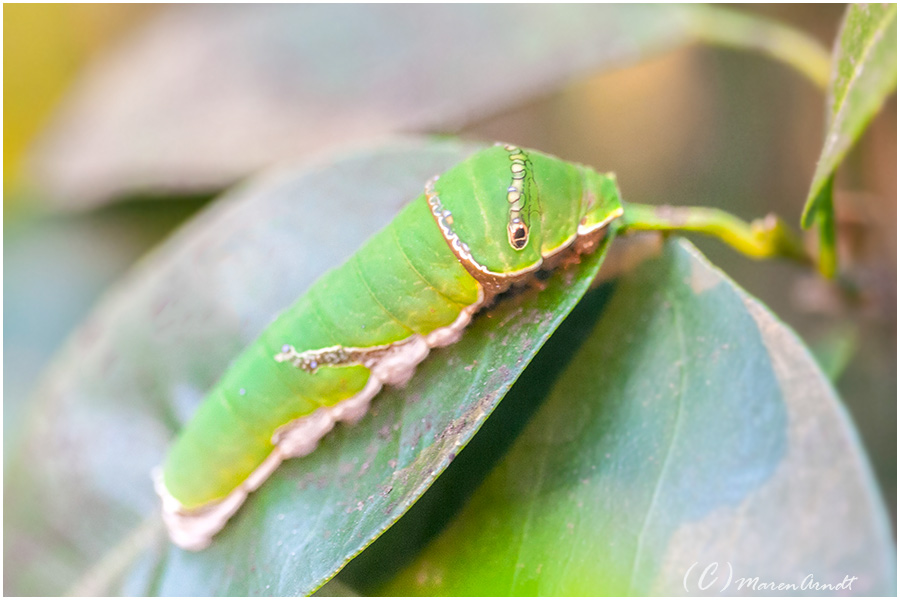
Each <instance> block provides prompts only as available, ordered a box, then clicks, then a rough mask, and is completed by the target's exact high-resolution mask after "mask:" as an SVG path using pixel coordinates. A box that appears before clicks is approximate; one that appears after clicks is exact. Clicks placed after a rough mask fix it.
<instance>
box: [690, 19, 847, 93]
mask: <svg viewBox="0 0 900 600" xmlns="http://www.w3.org/2000/svg"><path fill="white" fill-rule="evenodd" d="M695 8H696V11H693V13H692V18H691V21H690V22H691V27H692V29H693V34H694V36H695V37H696V38H697V39H698V40H700V41H701V42H704V43H707V44H710V45H718V46H725V47H729V48H737V49H742V50H754V51H757V52H761V53H763V54H767V55H769V56H770V57H772V58H774V59H775V60H779V61H781V62H783V63H785V64H787V65H789V66H791V67H793V68H794V69H796V70H797V71H799V72H800V73H801V74H803V75H805V76H806V77H807V79H809V80H810V81H812V82H813V83H814V84H815V85H816V86H817V87H819V88H820V89H822V90H826V89H827V88H828V82H829V79H830V77H831V53H830V52H829V51H828V50H827V49H826V48H824V47H823V46H822V45H821V44H820V43H819V42H817V41H816V40H814V39H813V38H811V37H810V36H808V35H806V34H805V33H803V32H801V31H798V30H796V29H793V28H791V27H788V26H786V25H782V24H780V23H777V22H775V21H771V20H769V19H766V18H763V17H757V16H754V15H750V14H745V13H740V12H735V11H732V10H728V9H722V8H717V7H710V6H703V7H701V6H697V7H695Z"/></svg>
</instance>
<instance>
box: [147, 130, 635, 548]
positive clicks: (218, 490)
mask: <svg viewBox="0 0 900 600" xmlns="http://www.w3.org/2000/svg"><path fill="white" fill-rule="evenodd" d="M622 213H623V209H622V203H621V200H620V196H619V191H618V188H617V186H616V181H615V177H614V176H612V175H609V174H600V173H597V172H595V171H593V170H591V169H589V168H587V167H584V166H581V165H574V164H571V163H567V162H565V161H562V160H559V159H557V158H554V157H551V156H548V155H545V154H541V153H539V152H535V151H531V150H522V149H520V148H517V147H515V146H509V145H506V146H503V145H497V146H494V147H491V148H487V149H485V150H482V151H479V152H477V153H476V154H474V155H473V156H471V157H470V158H468V159H467V160H465V161H463V162H462V163H460V164H458V165H456V166H455V167H453V168H451V169H450V170H448V171H447V172H445V173H444V174H443V175H441V176H440V177H435V178H434V179H432V180H431V181H429V182H428V183H427V184H426V186H425V192H424V194H422V195H420V196H419V197H418V198H416V199H415V200H414V201H413V202H412V203H411V204H409V205H408V206H407V207H406V208H405V209H404V210H403V211H402V212H401V213H400V214H399V215H397V217H396V218H395V219H394V220H393V221H392V222H391V223H390V224H389V225H388V226H387V227H386V228H385V229H383V230H381V231H380V232H378V233H377V234H375V236H373V237H372V238H371V239H369V240H368V242H367V243H366V244H365V245H364V246H363V247H362V248H361V249H360V250H359V251H357V252H356V254H354V255H353V256H351V257H350V259H349V260H347V262H346V263H344V264H343V265H341V266H340V267H338V268H336V269H332V270H331V271H329V272H327V273H325V274H324V275H323V276H322V277H321V278H320V279H319V280H318V281H316V282H315V283H314V284H313V285H312V286H311V287H310V289H309V290H308V291H307V292H306V293H305V294H304V295H303V296H302V297H301V298H300V299H299V300H297V301H296V302H295V303H294V304H293V305H292V306H290V307H289V308H288V309H287V310H285V311H284V312H283V313H282V314H281V315H279V317H278V318H277V319H276V320H275V321H274V322H273V323H272V324H271V325H270V326H269V327H268V328H267V329H266V330H265V331H264V332H263V333H262V334H261V335H260V336H259V338H258V339H257V340H256V341H255V342H253V344H251V345H250V347H249V348H247V349H246V350H245V351H244V352H243V353H242V354H241V355H240V356H239V357H238V358H237V359H236V360H235V361H234V363H232V365H231V366H230V368H229V369H228V370H227V372H226V373H225V374H224V375H223V376H222V378H221V379H220V380H219V381H218V383H217V384H216V385H215V387H213V389H212V390H211V391H210V392H209V394H208V395H207V397H206V398H205V400H204V402H203V403H202V404H201V406H200V407H199V409H198V410H197V412H196V414H195V415H194V416H193V419H192V420H191V421H190V422H189V423H188V424H187V426H186V427H185V428H184V430H183V431H182V432H181V433H180V435H179V436H178V438H177V440H176V441H175V443H174V445H173V446H172V448H171V450H170V452H169V454H168V457H167V459H166V461H165V464H164V466H163V467H162V469H161V471H159V472H157V474H156V477H155V479H156V488H157V492H158V493H159V495H160V497H161V498H162V500H163V516H164V520H165V522H166V526H167V528H168V530H169V534H170V537H171V538H172V540H173V541H174V542H175V543H176V544H177V545H179V546H181V547H183V548H186V549H190V550H199V549H202V548H205V547H206V546H208V545H209V544H210V542H211V540H212V536H213V535H215V534H216V532H218V531H219V530H220V529H221V528H222V527H223V526H224V525H225V523H226V521H227V520H228V519H229V518H230V517H231V516H232V515H233V514H234V513H235V512H236V511H237V510H238V508H239V507H240V505H241V504H242V503H243V502H244V500H245V499H246V497H247V494H248V493H249V492H252V491H253V490H255V489H256V488H258V487H259V486H260V485H261V484H262V482H263V481H265V479H266V478H267V477H268V476H269V475H270V474H271V473H272V472H273V471H274V470H275V469H276V468H277V467H278V465H279V464H280V463H281V461H282V460H284V459H286V458H290V457H296V456H304V455H306V454H309V453H310V452H312V451H313V450H314V449H315V447H316V445H317V444H318V442H319V440H320V439H321V438H322V437H323V436H324V435H325V434H326V433H328V432H329V431H330V430H331V429H332V428H333V426H334V424H335V423H336V422H338V421H344V422H351V423H352V422H356V421H358V420H359V419H361V418H362V417H363V415H364V414H365V413H366V411H367V410H368V406H369V402H370V401H371V399H372V398H373V397H374V396H375V395H376V394H377V393H378V392H379V391H380V390H381V388H382V386H383V385H403V384H404V383H405V382H406V381H408V380H409V378H410V377H412V375H413V372H414V370H415V368H416V365H418V364H419V363H420V362H421V361H422V360H424V359H425V357H426V356H427V355H428V353H429V351H430V350H431V349H432V348H438V347H442V346H447V345H449V344H452V343H454V342H456V341H457V340H458V339H459V338H460V336H461V335H462V332H463V330H464V329H465V327H466V326H467V325H468V323H469V321H470V320H471V319H472V315H474V314H475V313H476V312H477V311H478V310H479V309H480V308H481V307H482V306H485V305H486V304H487V303H489V302H490V301H491V300H492V299H493V298H494V297H495V296H496V295H497V294H499V293H501V292H503V291H505V290H506V289H508V288H509V287H510V285H512V284H515V283H519V282H522V281H524V280H527V279H528V278H530V277H532V276H533V275H534V274H535V273H536V272H537V271H538V270H539V269H549V268H554V267H557V266H560V265H563V264H565V262H566V261H567V260H571V259H573V258H574V257H577V255H578V254H582V253H586V252H591V251H593V250H594V249H595V248H596V247H597V245H598V244H599V242H600V241H601V239H602V238H603V236H604V234H605V230H606V228H607V226H608V225H609V224H610V223H611V222H612V221H613V220H615V219H616V218H618V217H620V216H621V215H622Z"/></svg>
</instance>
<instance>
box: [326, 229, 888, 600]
mask: <svg viewBox="0 0 900 600" xmlns="http://www.w3.org/2000/svg"><path fill="white" fill-rule="evenodd" d="M610 294H611V297H609V296H610ZM597 314H599V319H598V320H596V322H593V319H596V316H592V315H597ZM585 329H588V330H589V331H590V334H589V336H588V337H587V341H585V342H584V343H581V339H579V338H580V337H581V336H584V330H585ZM560 336H563V337H565V336H569V338H568V339H569V341H570V343H571V347H572V348H573V349H577V350H576V352H575V354H574V358H573V359H572V360H571V362H570V363H569V364H568V366H567V367H566V368H565V370H564V372H563V374H562V376H561V377H560V378H559V379H558V380H557V381H556V382H555V383H554V384H553V387H552V391H551V392H550V394H549V396H548V397H547V400H546V402H545V403H544V404H543V405H541V407H540V409H539V410H538V412H537V413H536V415H535V416H534V418H533V419H532V420H531V421H530V422H529V423H528V425H527V427H526V428H525V430H524V432H523V433H522V434H521V435H520V436H519V437H518V438H517V439H516V442H515V443H514V445H513V446H512V449H511V450H510V452H509V453H508V454H507V455H506V456H505V458H504V459H503V460H502V461H501V462H500V463H499V464H498V465H497V466H496V467H495V468H494V469H493V471H492V472H491V473H490V475H489V476H488V477H487V479H486V480H485V481H484V482H483V484H482V485H481V486H480V487H479V488H478V489H477V490H476V491H475V493H474V494H473V495H472V496H471V498H470V499H469V501H468V503H467V504H466V505H465V508H463V510H462V511H461V512H460V514H459V515H458V516H457V518H456V519H455V520H454V521H453V522H452V523H451V524H450V526H448V527H447V528H446V529H445V530H444V531H443V532H442V533H441V534H440V535H439V536H438V537H437V538H435V539H434V540H433V541H432V543H431V544H430V545H429V546H428V547H427V549H425V551H424V552H422V553H421V554H420V555H419V556H418V557H417V558H416V559H415V560H414V561H413V562H412V563H410V564H408V565H407V566H406V567H405V568H404V569H403V570H402V571H401V572H400V573H399V574H398V575H397V576H396V577H395V578H394V579H393V580H391V581H389V582H388V583H387V584H386V585H384V586H382V587H379V588H377V589H375V590H371V589H370V590H364V591H369V592H373V591H374V592H377V593H380V594H391V595H429V594H437V595H487V596H490V595H510V594H512V595H621V594H635V595H646V594H651V595H680V594H683V593H684V592H685V591H687V592H688V593H700V592H701V590H700V589H698V587H697V585H698V581H699V576H700V574H701V573H702V571H703V570H704V569H705V568H706V566H707V565H709V564H712V563H714V562H717V563H718V565H719V569H718V571H717V572H715V573H711V574H710V575H709V576H708V578H707V579H706V580H705V583H709V582H710V581H711V580H712V579H713V578H716V585H715V586H714V588H711V589H714V590H715V593H721V589H722V587H723V586H724V585H725V583H726V579H727V577H728V569H729V568H731V569H733V580H732V583H731V587H729V588H728V589H727V590H726V593H729V594H739V595H740V594H753V593H754V590H753V589H750V588H748V587H744V588H738V585H739V579H738V578H753V577H758V578H759V581H760V582H770V581H772V582H775V583H781V582H783V583H786V584H798V585H799V584H800V583H801V582H802V581H803V579H804V577H806V576H807V575H808V574H811V575H812V576H813V577H814V578H815V581H817V582H820V583H830V584H839V583H842V582H844V581H845V577H847V576H850V577H856V578H857V579H855V580H854V581H853V582H852V586H851V588H850V589H849V591H845V592H843V593H853V594H862V595H878V594H887V595H891V594H894V593H895V591H896V587H895V586H896V574H895V555H894V549H893V541H892V533H891V527H890V523H889V520H888V518H887V515H886V511H885V510H884V507H883V505H882V504H881V501H880V499H879V495H878V492H877V490H876V489H875V485H874V483H873V480H872V477H871V474H870V471H869V468H868V466H867V465H866V462H865V460H864V458H863V456H862V452H861V450H860V448H859V445H858V441H857V439H856V436H855V433H854V432H853V429H852V427H851V425H850V423H849V421H848V419H847V417H846V415H845V413H844V411H843V408H842V407H841V405H840V404H839V401H838V399H837V398H836V396H835V394H834V392H833V390H832V388H831V386H830V385H829V383H828V381H827V380H826V378H825V377H824V376H823V374H822V373H821V371H820V370H819V368H818V367H817V366H816V364H815V362H814V360H813V359H812V357H811V356H810V354H809V353H808V352H807V350H806V349H805V348H804V347H803V346H802V344H801V343H800V342H799V340H798V339H797V338H796V337H795V335H794V334H793V333H792V332H791V331H790V330H788V329H787V328H786V327H785V326H784V325H783V324H781V323H780V322H778V320H777V319H776V318H774V317H773V316H772V315H771V314H770V313H769V312H768V310H767V309H766V308H764V307H763V306H762V305H760V304H759V303H758V302H757V301H756V300H754V299H752V298H750V297H749V296H748V295H747V294H746V293H744V292H743V291H741V290H740V289H738V288H737V287H736V286H735V285H734V284H733V283H732V282H731V281H730V280H728V279H727V278H726V277H725V276H724V275H722V274H721V273H720V272H718V271H717V270H716V269H714V268H712V267H711V266H710V265H709V264H708V263H707V262H706V261H705V259H703V258H702V257H701V256H700V255H699V253H698V252H697V251H696V250H695V249H694V248H693V247H692V246H690V245H689V244H688V243H687V242H674V241H673V242H670V243H668V244H667V245H666V247H665V250H664V252H663V254H662V255H661V256H659V257H658V258H655V259H653V260H651V261H648V262H646V263H644V264H643V265H641V266H640V267H639V268H638V269H636V270H635V271H634V272H632V273H630V274H628V275H626V276H624V277H623V278H621V280H620V281H619V282H618V283H617V284H616V285H615V287H614V289H612V290H602V289H601V290H599V291H598V292H594V293H592V294H590V295H588V296H587V297H585V299H584V300H583V302H582V304H581V305H579V307H578V308H577V309H576V311H575V312H573V314H572V315H571V316H570V318H569V319H568V320H567V321H566V322H565V323H564V324H563V325H562V327H561V328H560V330H559V331H558V332H557V335H555V336H554V338H553V340H551V343H556V344H560V345H562V346H564V345H565V343H564V342H561V341H560V339H559V338H560ZM543 358H544V355H543V354H542V355H541V356H539V357H538V359H536V361H535V363H534V365H533V367H532V368H534V369H539V368H541V363H542V360H543ZM530 371H531V369H529V371H528V372H530ZM528 372H526V373H528ZM521 393H527V390H526V389H523V388H520V387H518V386H517V387H516V388H514V390H513V392H512V393H511V394H510V395H508V396H507V398H506V399H505V400H504V403H516V402H518V401H519V398H518V397H517V396H518V395H519V394H521ZM496 416H499V415H494V417H496ZM494 417H492V418H491V419H490V420H489V421H488V426H490V424H491V422H492V421H493V420H494ZM477 439H478V438H476V440H477ZM467 453H468V449H467V451H465V452H463V453H462V455H461V456H460V457H459V459H458V460H459V461H462V460H464V459H465V458H466V457H467ZM449 474H450V473H449V471H448V475H449ZM429 493H430V492H429ZM427 498H428V496H427V495H426V498H423V501H425V500H426V499H427ZM433 503H434V504H435V505H437V504H439V503H440V499H433ZM404 520H405V519H404ZM402 525H403V521H401V522H400V523H398V527H400V526H402ZM376 547H378V546H377V545H376V546H373V547H372V549H373V550H374V549H375V548H376ZM378 550H379V551H380V552H381V553H383V554H385V555H389V556H390V555H391V548H389V547H384V546H381V547H378ZM366 554H368V552H367V553H364V554H363V555H362V556H361V557H360V559H364V558H365V557H366ZM355 562H356V561H355ZM353 564H354V563H351V566H353ZM692 565H693V569H691V567H692ZM395 569H396V567H395ZM686 573H688V576H687V577H685V574H686ZM342 576H343V574H342ZM354 579H355V580H357V581H359V580H360V579H361V578H360V577H359V576H358V575H357V577H354ZM685 585H687V586H688V589H687V590H685V588H684V586H685ZM746 585H749V583H745V586H746ZM782 589H785V588H782ZM786 590H787V593H797V592H796V591H791V590H790V588H787V589H786ZM707 593H709V592H707ZM807 593H815V592H807Z"/></svg>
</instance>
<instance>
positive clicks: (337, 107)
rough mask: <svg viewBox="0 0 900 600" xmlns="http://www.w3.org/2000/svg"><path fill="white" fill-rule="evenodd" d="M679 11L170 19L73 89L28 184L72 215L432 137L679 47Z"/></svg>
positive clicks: (537, 9)
mask: <svg viewBox="0 0 900 600" xmlns="http://www.w3.org/2000/svg"><path fill="white" fill-rule="evenodd" d="M691 12H692V11H691V9H690V8H689V7H687V8H686V7H680V6H656V7H643V6H634V5H629V6H625V5H623V6H614V5H607V6H591V5H557V6H540V5H525V6H512V5H506V6H503V5H468V6H462V5H439V4H435V5H427V6H425V5H423V6H415V5H396V6H391V5H374V4H373V5H344V6H341V5H320V6H316V5H310V4H305V5H255V6H238V5H231V6H224V5H222V6H218V5H206V6H178V7H173V8H171V9H169V10H168V11H166V12H165V13H163V14H162V15H161V16H160V17H159V18H158V19H156V20H155V21H154V22H152V23H151V24H150V25H149V26H148V27H146V28H145V29H144V30H142V31H140V32H139V33H137V34H135V35H134V36H133V37H132V38H130V39H128V40H127V41H126V43H124V44H123V45H122V47H121V48H120V49H119V51H118V52H116V53H114V54H111V55H109V56H108V57H106V58H105V60H102V61H100V62H98V63H97V64H96V65H94V67H93V68H92V69H91V70H89V71H88V72H87V73H85V76H84V77H83V78H82V80H81V82H80V85H79V86H77V87H76V88H75V90H74V91H73V93H72V94H71V96H70V98H69V99H68V101H67V102H66V103H65V105H64V109H63V110H62V111H61V112H60V114H59V115H58V117H57V119H56V120H55V122H54V123H53V124H52V125H51V127H50V128H49V129H48V131H47V135H46V136H45V138H44V140H43V141H42V142H41V143H40V144H38V146H37V148H36V152H35V155H34V169H33V181H34V183H35V184H36V185H39V186H41V187H42V188H43V189H44V190H45V191H47V192H48V194H47V195H48V197H49V198H50V200H49V201H52V202H55V203H57V205H58V206H65V207H70V208H71V207H86V206H92V205H95V204H97V203H100V202H103V201H105V200H109V199H110V198H112V197H115V196H118V195H121V194H123V193H124V194H129V193H135V192H141V191H147V190H151V191H156V192H165V191H172V190H175V191H180V192H181V193H184V192H185V191H188V190H208V189H210V188H212V189H220V188H221V187H223V186H224V185H227V184H230V183H231V182H233V181H235V180H236V179H238V178H240V177H244V176H245V175H246V174H248V173H252V172H255V171H256V170H257V169H259V168H261V167H265V166H268V165H270V164H271V163H272V162H273V161H279V160H284V159H286V158H289V157H299V156H307V155H316V154H317V153H320V152H322V150H323V149H325V148H333V147H337V146H339V145H346V144H347V143H348V142H354V143H356V142H359V141H360V140H370V139H372V138H373V137H377V136H381V135H384V134H385V133H390V132H396V131H447V130H450V129H456V128H458V127H459V126H460V125H461V124H465V123H469V122H472V121H473V120H475V119H478V118H483V117H484V116H486V115H488V114H491V113H494V112H496V111H498V110H499V109H501V108H504V107H510V106H515V105H518V104H521V103H522V102H524V101H526V100H528V99H530V98H533V97H534V96H535V95H539V94H546V93H547V92H548V91H550V90H553V89H555V88H558V87H559V86H560V85H561V84H564V83H565V82H566V81H568V80H570V79H571V78H573V77H576V76H579V75H582V74H584V73H587V72H592V71H596V70H599V69H602V68H610V67H614V66H619V65H621V64H623V63H628V62H634V61H636V60H639V59H641V58H643V57H644V56H646V55H647V54H649V53H651V52H656V51H660V50H663V49H667V48H671V47H673V46H675V45H678V44H683V43H685V42H687V41H689V40H690V39H692V38H691V32H692V29H691V23H690V13H691Z"/></svg>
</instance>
